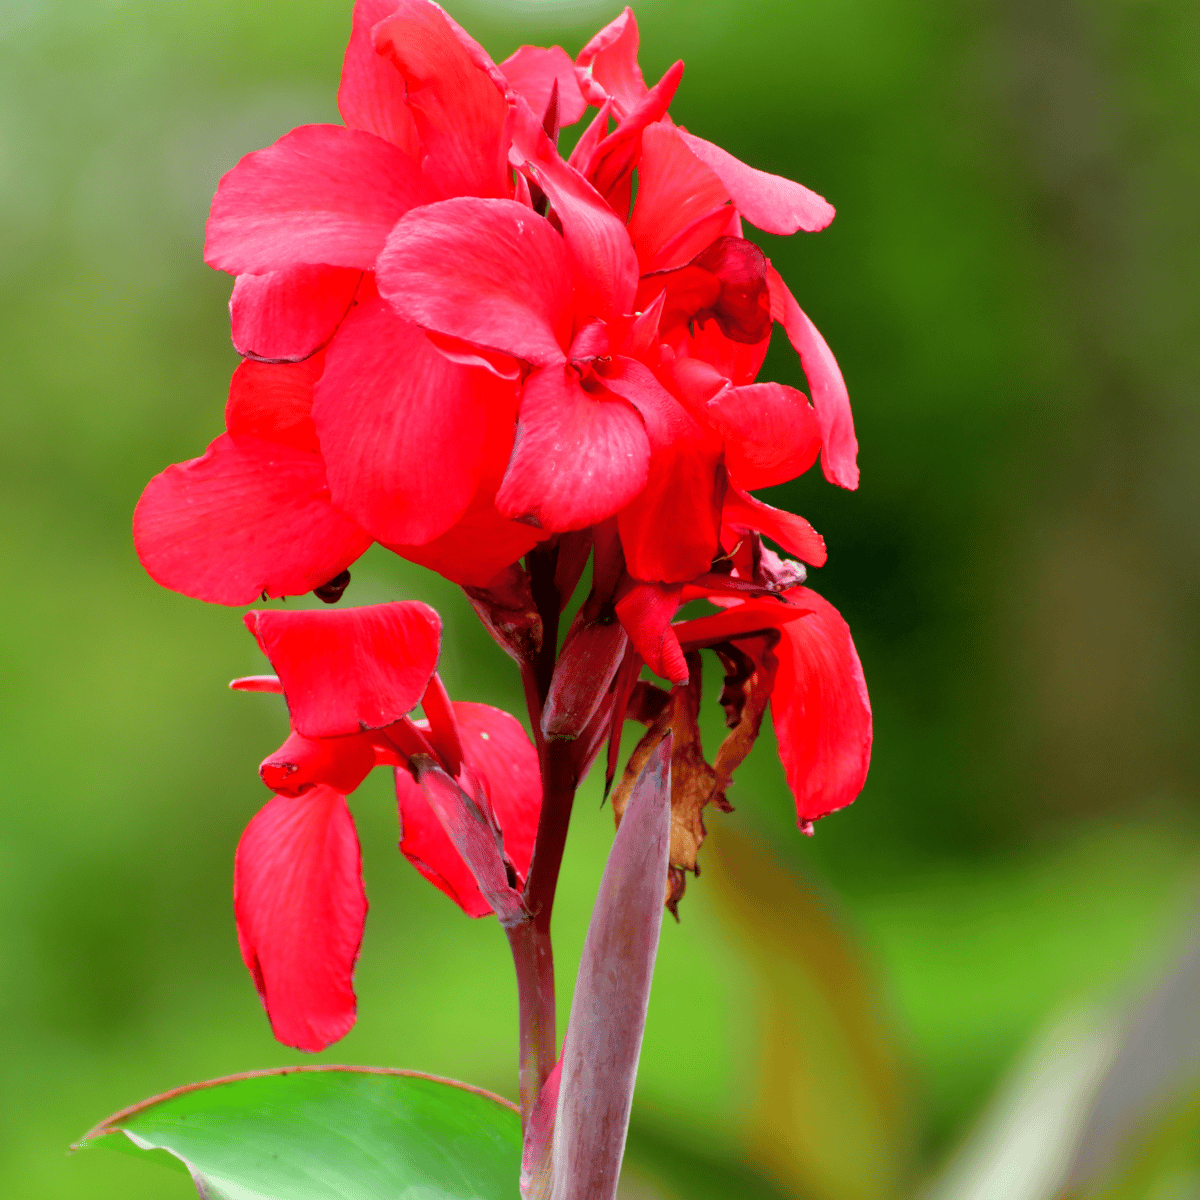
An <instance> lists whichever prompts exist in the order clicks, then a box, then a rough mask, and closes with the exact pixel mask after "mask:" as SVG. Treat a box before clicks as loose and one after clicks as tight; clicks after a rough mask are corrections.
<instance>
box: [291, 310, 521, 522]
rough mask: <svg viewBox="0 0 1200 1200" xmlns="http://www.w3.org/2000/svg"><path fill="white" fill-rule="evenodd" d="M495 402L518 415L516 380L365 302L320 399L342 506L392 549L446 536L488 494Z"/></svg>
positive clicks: (322, 430)
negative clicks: (482, 492)
mask: <svg viewBox="0 0 1200 1200" xmlns="http://www.w3.org/2000/svg"><path fill="white" fill-rule="evenodd" d="M490 405H496V406H499V407H501V408H505V407H506V408H507V411H508V412H509V413H510V414H511V413H512V412H513V411H514V410H515V407H516V384H515V383H513V382H509V381H507V380H503V379H499V378H497V377H496V376H495V375H493V374H492V373H491V372H489V371H486V370H483V369H480V368H471V367H463V366H460V365H458V364H457V363H453V362H451V361H450V360H449V359H448V358H447V357H446V356H445V355H443V354H440V353H439V352H438V351H437V350H436V349H435V348H434V347H433V346H432V345H431V344H430V343H429V341H428V339H427V338H426V337H425V334H424V333H423V332H422V330H420V329H419V328H418V327H417V326H416V325H413V324H411V323H410V322H408V321H406V320H403V319H402V318H401V317H398V316H397V315H396V314H395V312H394V311H393V310H392V309H391V307H390V306H389V305H388V304H387V303H386V302H385V301H383V300H382V299H380V298H379V297H377V296H376V297H373V298H371V299H368V300H365V301H364V302H363V303H361V304H359V305H358V306H357V307H356V308H355V309H354V311H353V312H352V313H351V314H350V316H349V317H348V318H347V319H346V321H345V323H344V324H343V326H342V328H341V330H340V331H339V333H338V337H337V338H336V340H335V341H334V343H333V345H332V346H331V347H330V349H329V351H328V352H327V357H326V363H325V372H324V374H323V375H322V376H321V379H320V381H319V382H318V384H317V387H316V399H315V401H314V403H313V421H314V423H315V425H316V429H317V434H318V436H319V438H320V440H321V448H322V451H323V453H324V457H325V463H326V471H327V472H328V477H329V489H330V494H331V495H332V496H333V498H334V502H335V503H336V504H337V505H338V507H339V508H340V509H342V510H343V511H344V512H346V514H347V515H348V516H350V517H352V518H353V519H354V520H355V521H357V522H358V523H359V524H360V525H362V526H363V527H364V528H366V529H368V530H369V531H370V532H371V533H372V534H373V535H374V537H375V538H376V539H378V540H379V541H382V542H386V543H389V544H391V543H404V544H413V545H421V544H422V543H425V542H428V541H431V540H432V539H434V538H436V537H438V536H440V535H441V534H443V533H445V532H446V530H447V529H449V528H450V527H451V526H452V525H453V524H454V523H455V521H457V520H458V519H459V518H460V517H461V516H462V515H463V513H464V512H465V511H466V509H467V506H468V505H469V504H470V503H471V501H472V499H473V497H474V496H475V493H476V491H477V490H478V488H479V484H480V478H481V472H482V468H483V459H484V446H485V439H486V432H487V423H488V421H487V413H488V408H489V406H490ZM510 428H511V416H510Z"/></svg>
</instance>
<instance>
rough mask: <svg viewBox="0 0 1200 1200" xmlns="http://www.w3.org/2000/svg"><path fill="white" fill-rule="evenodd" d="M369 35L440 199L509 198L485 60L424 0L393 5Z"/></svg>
mask: <svg viewBox="0 0 1200 1200" xmlns="http://www.w3.org/2000/svg"><path fill="white" fill-rule="evenodd" d="M372 36H373V37H374V40H375V47H376V49H377V50H378V51H379V53H380V54H382V55H384V56H385V57H386V58H387V59H389V60H390V61H391V62H392V63H393V64H394V65H395V66H396V68H397V69H398V70H399V72H400V74H401V76H402V77H403V79H404V83H405V93H406V96H407V100H408V106H409V109H410V110H411V112H412V115H413V118H414V120H415V122H416V126H417V132H418V133H419V134H420V138H421V148H422V151H423V152H424V159H423V161H422V169H423V170H424V171H425V173H426V174H427V175H428V177H429V178H430V179H431V180H432V182H433V184H434V186H435V187H436V188H437V189H438V191H439V192H440V194H441V195H443V196H503V197H507V196H511V195H512V186H511V184H510V182H509V177H508V164H507V161H506V154H505V152H506V150H507V146H506V145H505V138H504V130H505V121H506V118H507V116H508V105H507V104H506V102H505V99H504V78H503V76H500V75H498V73H497V74H496V75H495V77H493V73H495V72H496V68H495V66H494V64H492V63H491V60H490V59H488V58H487V55H486V54H484V52H483V51H482V50H481V49H480V48H479V46H478V45H477V44H476V43H475V42H473V41H472V40H471V39H470V38H469V37H468V36H467V35H466V34H465V33H464V32H463V31H462V30H461V29H460V28H459V26H458V25H456V24H455V23H454V22H453V21H452V20H451V19H450V18H449V17H448V16H447V15H446V13H445V12H444V11H443V10H442V8H441V7H440V6H439V5H437V4H434V3H432V0H396V3H395V4H393V5H392V12H391V15H389V16H388V17H386V18H385V19H384V20H382V21H380V22H379V24H378V25H376V26H375V28H374V30H373V34H372ZM489 68H490V69H489ZM497 79H498V80H499V85H498V84H497Z"/></svg>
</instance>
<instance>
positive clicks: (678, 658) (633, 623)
mask: <svg viewBox="0 0 1200 1200" xmlns="http://www.w3.org/2000/svg"><path fill="white" fill-rule="evenodd" d="M681 591H682V588H681V586H680V585H678V584H674V585H671V584H663V583H635V584H633V585H632V586H631V587H629V588H628V590H626V591H625V592H624V595H622V597H621V599H619V600H618V601H617V617H618V619H619V620H620V622H621V624H622V625H623V626H624V627H625V632H626V633H627V634H629V640H630V641H631V642H632V643H633V645H634V648H635V649H636V650H637V652H638V653H639V654H640V655H641V656H642V658H643V659H644V660H645V663H646V666H648V667H649V668H650V670H652V671H653V672H654V673H655V674H656V675H661V676H662V677H663V678H664V679H669V680H670V681H671V682H672V683H687V678H688V668H687V663H686V662H685V661H684V657H683V651H682V649H680V645H679V638H678V637H677V636H676V634H675V630H674V629H672V627H671V620H672V618H673V617H674V616H675V613H676V612H677V611H678V609H679V600H680V593H681Z"/></svg>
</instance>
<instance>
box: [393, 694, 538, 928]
mask: <svg viewBox="0 0 1200 1200" xmlns="http://www.w3.org/2000/svg"><path fill="white" fill-rule="evenodd" d="M454 712H455V715H456V716H457V718H458V723H459V729H460V730H461V733H462V738H463V749H464V751H465V753H466V756H467V761H468V762H469V763H470V765H471V766H472V767H473V768H474V770H475V772H476V773H477V774H478V775H480V776H482V777H483V779H484V780H486V782H487V786H488V792H489V795H490V798H491V802H492V808H493V811H494V812H495V814H496V817H497V820H498V821H499V823H500V826H501V828H502V829H503V831H504V849H505V853H506V854H507V855H508V857H509V859H510V861H511V862H512V864H513V866H514V867H515V868H516V870H517V873H518V874H519V875H520V876H522V877H524V876H525V875H526V874H528V872H529V863H530V861H531V860H532V858H533V842H534V836H535V834H536V832H537V819H538V811H539V809H540V807H541V800H542V785H541V776H540V775H539V773H538V763H537V751H536V750H534V748H533V746H532V745H531V744H530V741H529V738H528V736H527V735H526V733H525V731H524V729H522V728H521V725H520V723H519V722H518V721H517V720H516V719H515V718H514V717H512V716H510V715H509V714H508V713H506V712H501V711H500V710H499V709H496V708H491V707H489V706H488V705H486V704H467V703H462V702H456V703H455V704H454ZM396 800H397V803H398V804H399V808H400V825H401V840H400V850H401V852H402V853H403V854H404V856H405V858H407V859H408V860H409V862H411V863H412V864H413V866H415V867H416V868H417V870H418V871H420V872H421V874H422V875H424V876H425V878H426V879H428V880H429V881H430V883H432V884H433V885H434V886H435V887H437V888H439V889H440V890H441V891H443V892H445V893H446V895H447V896H449V897H450V899H451V900H453V901H454V903H455V904H457V905H458V906H459V907H460V908H461V909H462V910H463V911H464V912H465V913H466V914H467V916H469V917H484V916H487V915H488V914H489V913H490V912H491V911H492V910H491V907H490V906H489V904H488V902H487V901H486V900H485V899H484V898H483V895H482V893H481V892H480V890H479V886H478V885H477V884H476V882H475V877H474V876H473V875H472V874H471V871H470V869H469V868H468V867H467V864H466V863H465V862H463V860H462V857H461V856H460V855H459V853H458V851H457V850H455V848H454V844H453V842H451V840H450V837H449V835H448V834H447V833H446V831H445V830H444V829H443V828H442V825H441V823H440V822H439V821H438V819H437V817H436V816H435V815H434V813H433V810H432V809H431V808H430V807H429V803H428V801H427V800H426V799H425V796H424V794H423V793H422V791H421V789H420V787H419V786H418V785H417V784H416V783H415V782H414V781H413V778H412V776H411V775H409V773H408V772H407V771H397V772H396Z"/></svg>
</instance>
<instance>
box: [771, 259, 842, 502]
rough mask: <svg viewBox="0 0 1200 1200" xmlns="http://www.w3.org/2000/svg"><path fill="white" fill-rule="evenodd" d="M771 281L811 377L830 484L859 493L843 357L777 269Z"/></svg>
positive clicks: (778, 310)
mask: <svg viewBox="0 0 1200 1200" xmlns="http://www.w3.org/2000/svg"><path fill="white" fill-rule="evenodd" d="M767 282H768V284H769V285H770V288H771V316H772V317H774V318H775V320H776V321H779V322H780V323H781V324H782V325H783V328H784V331H785V332H786V333H787V336H788V341H789V342H791V343H792V345H793V346H794V347H795V350H796V353H797V354H799V355H800V366H801V367H803V368H804V374H805V375H806V376H807V377H808V386H809V390H810V391H811V392H812V399H813V408H814V409H816V412H817V422H818V424H819V425H820V427H821V443H822V449H821V469H822V471H824V472H825V478H826V479H828V480H829V482H830V483H836V484H837V485H838V487H844V488H849V489H850V490H851V491H853V490H854V489H855V488H856V487H858V462H857V459H858V438H856V437H855V436H854V417H853V416H852V415H851V413H850V396H849V394H848V393H847V391H846V384H845V381H844V380H843V379H842V373H841V371H840V370H839V369H838V365H837V360H836V359H835V358H834V357H833V352H832V351H831V350H830V349H829V347H828V346H827V345H826V344H825V339H824V338H823V337H822V336H821V335H820V334H819V333H818V332H817V327H816V326H815V325H814V324H813V323H812V322H811V321H810V320H809V319H808V317H806V316H805V315H804V313H803V312H802V311H801V309H800V305H798V304H797V303H796V298H795V297H794V296H793V295H792V293H791V292H790V291H789V290H788V287H787V284H785V283H784V282H783V280H782V279H781V278H780V277H779V272H778V271H776V270H775V269H774V268H773V267H768V269H767Z"/></svg>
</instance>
